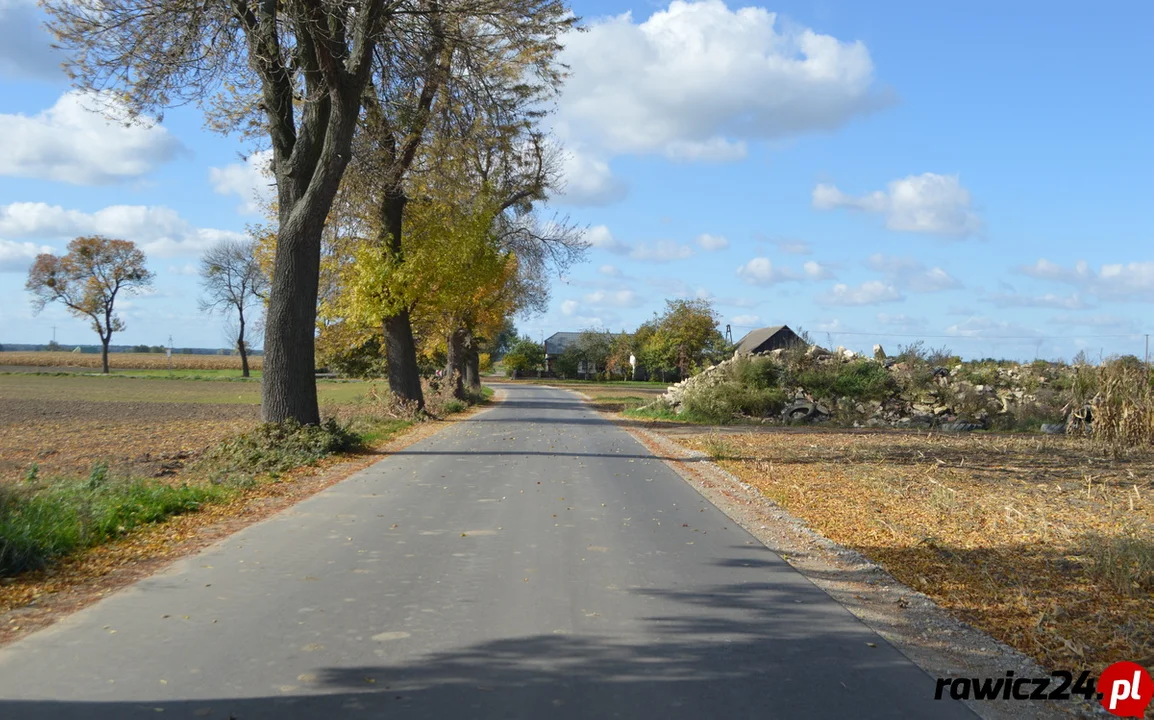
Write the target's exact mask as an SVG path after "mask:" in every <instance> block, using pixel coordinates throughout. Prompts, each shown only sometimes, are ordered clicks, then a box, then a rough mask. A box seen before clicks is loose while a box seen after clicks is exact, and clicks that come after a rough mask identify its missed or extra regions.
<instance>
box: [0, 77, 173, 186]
mask: <svg viewBox="0 0 1154 720" xmlns="http://www.w3.org/2000/svg"><path fill="white" fill-rule="evenodd" d="M94 110H102V111H103V112H105V113H107V114H109V115H111V116H113V117H114V118H115V119H112V120H110V119H108V118H107V117H105V115H102V114H100V113H98V112H94ZM0 137H3V138H4V142H3V143H0V175H11V176H15V177H33V178H41V179H45V180H59V181H61V182H68V183H72V184H74V185H108V184H112V183H116V182H120V181H123V180H127V179H132V178H137V177H140V176H142V175H146V174H148V173H149V172H151V171H152V170H153V169H155V168H156V167H157V166H159V165H161V164H163V163H165V162H167V161H169V160H171V159H172V158H173V157H174V156H175V155H176V154H177V153H178V152H179V151H180V147H181V146H180V143H179V142H178V141H177V140H176V138H174V137H173V136H172V135H170V134H169V133H168V131H167V130H166V129H164V128H163V127H162V126H160V125H159V124H157V123H156V122H155V121H154V120H153V119H152V118H148V117H141V118H139V119H137V120H136V121H135V122H129V121H128V114H127V112H126V110H125V108H124V105H123V104H122V103H120V102H119V101H118V100H116V99H115V96H113V95H112V94H111V93H91V92H82V91H76V90H74V91H71V92H67V93H65V94H64V95H62V96H61V97H60V99H59V100H57V101H56V104H55V105H53V106H52V107H51V108H49V109H48V110H45V111H44V112H42V113H40V114H39V115H35V116H32V117H29V116H27V115H20V114H17V115H0Z"/></svg>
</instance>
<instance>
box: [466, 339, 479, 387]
mask: <svg viewBox="0 0 1154 720" xmlns="http://www.w3.org/2000/svg"><path fill="white" fill-rule="evenodd" d="M465 389H466V390H468V391H469V392H471V393H473V394H474V395H475V396H479V395H480V393H481V354H480V353H479V352H477V344H476V343H471V344H470V346H469V351H468V352H467V353H466V354H465Z"/></svg>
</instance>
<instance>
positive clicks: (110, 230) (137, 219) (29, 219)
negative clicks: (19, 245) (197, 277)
mask: <svg viewBox="0 0 1154 720" xmlns="http://www.w3.org/2000/svg"><path fill="white" fill-rule="evenodd" d="M80 235H106V236H108V237H115V238H121V239H123V240H131V241H133V242H135V243H136V244H137V245H140V246H141V249H142V250H144V252H145V253H146V254H148V255H155V256H159V257H174V256H179V255H198V254H200V253H201V252H203V251H204V250H205V248H207V247H209V246H210V245H212V244H213V243H215V242H216V241H218V240H221V239H225V238H228V239H243V238H244V237H245V236H244V235H243V234H242V233H238V232H233V231H231V230H217V229H213V228H196V227H193V226H192V225H191V224H190V223H189V222H188V221H187V220H185V219H184V218H182V217H181V216H180V215H179V213H177V212H176V211H175V210H173V209H171V208H166V207H161V206H145V205H111V206H109V207H106V208H104V209H102V210H98V211H97V212H95V213H86V212H81V211H79V210H65V209H64V208H62V207H60V206H59V205H48V204H47V203H12V204H11V205H0V236H6V237H14V238H20V239H44V240H49V239H59V240H66V239H71V238H74V237H77V236H80Z"/></svg>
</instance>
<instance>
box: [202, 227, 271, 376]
mask: <svg viewBox="0 0 1154 720" xmlns="http://www.w3.org/2000/svg"><path fill="white" fill-rule="evenodd" d="M200 282H201V286H202V287H203V288H204V292H205V296H204V297H203V298H201V300H200V309H201V312H223V313H231V312H233V311H236V316H237V325H236V338H235V346H236V349H237V352H239V353H240V366H241V375H242V376H243V377H248V376H249V370H248V343H247V342H245V339H244V331H245V327H246V325H247V322H248V321H247V319H246V318H245V311H246V310H248V309H249V308H251V307H252V306H254V305H256V304H257V303H259V302H261V301H263V300H265V299H266V297H267V296H268V278H267V277H265V274H264V270H263V269H261V266H260V261H259V260H258V259H257V256H256V242H255V241H253V240H221V241H220V242H218V243H216V244H215V245H213V246H212V247H210V248H209V249H208V250H206V251H205V253H204V256H203V257H201V259H200Z"/></svg>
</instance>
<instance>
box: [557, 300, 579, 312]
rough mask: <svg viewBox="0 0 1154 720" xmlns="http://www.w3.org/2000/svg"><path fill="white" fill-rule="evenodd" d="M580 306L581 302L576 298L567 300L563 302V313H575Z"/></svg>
mask: <svg viewBox="0 0 1154 720" xmlns="http://www.w3.org/2000/svg"><path fill="white" fill-rule="evenodd" d="M580 307H581V303H579V302H577V301H576V300H566V301H565V302H563V303H561V314H562V315H575V314H576V313H577V310H578V309H580Z"/></svg>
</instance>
